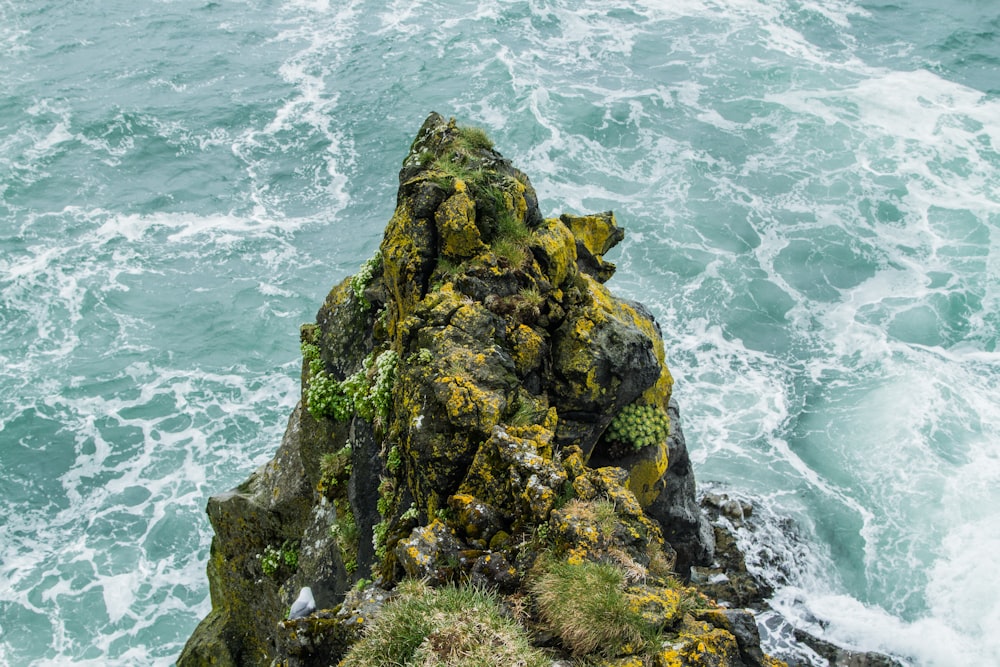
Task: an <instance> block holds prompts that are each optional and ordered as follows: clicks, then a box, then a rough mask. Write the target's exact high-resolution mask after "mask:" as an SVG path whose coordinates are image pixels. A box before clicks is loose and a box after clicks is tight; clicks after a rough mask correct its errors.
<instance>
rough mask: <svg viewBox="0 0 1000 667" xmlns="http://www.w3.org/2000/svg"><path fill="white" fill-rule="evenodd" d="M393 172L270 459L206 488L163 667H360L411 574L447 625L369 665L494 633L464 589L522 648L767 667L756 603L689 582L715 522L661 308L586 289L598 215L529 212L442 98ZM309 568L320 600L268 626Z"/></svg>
mask: <svg viewBox="0 0 1000 667" xmlns="http://www.w3.org/2000/svg"><path fill="white" fill-rule="evenodd" d="M399 180H400V185H399V192H398V196H397V206H396V210H395V213H394V214H393V216H392V219H391V220H390V221H389V223H388V225H387V227H386V230H385V235H384V238H383V240H382V243H381V246H380V249H379V252H378V253H377V254H376V256H375V257H373V258H372V260H370V261H369V262H367V263H366V264H365V266H364V267H363V268H362V270H361V271H359V272H358V274H357V275H355V276H354V277H352V278H350V279H347V280H344V281H343V282H342V283H340V284H339V285H337V286H336V287H334V288H333V289H332V290H331V292H330V293H329V295H328V296H327V298H326V300H325V302H324V303H323V306H322V307H321V308H320V311H319V313H318V314H317V318H316V323H315V324H310V325H306V326H304V327H303V329H302V332H301V336H302V344H303V346H302V349H303V374H302V378H303V379H302V396H303V398H302V401H301V402H300V403H299V405H298V406H297V407H296V409H295V411H294V412H293V414H292V416H291V419H290V421H289V426H288V430H287V432H286V434H285V437H284V439H283V441H282V443H281V446H280V447H279V449H278V452H277V454H276V455H275V458H274V460H273V461H272V462H270V463H268V464H267V465H265V466H263V467H262V468H261V469H260V470H258V471H256V472H255V473H254V474H253V475H252V476H251V478H250V479H249V480H248V481H247V482H246V483H244V484H243V485H241V486H240V487H239V488H238V489H236V490H234V491H232V492H230V493H227V494H222V495H220V496H216V497H214V498H212V499H211V501H210V502H209V517H210V519H211V521H212V525H213V528H214V529H215V532H216V535H215V538H214V540H213V544H212V556H211V559H210V563H209V567H208V574H209V580H210V584H211V593H212V611H211V613H210V614H209V616H208V618H206V619H205V621H204V622H203V623H202V624H201V625H200V626H199V627H198V629H197V630H196V631H195V634H194V635H193V636H192V638H191V640H190V641H189V642H188V645H187V646H186V647H185V650H184V652H183V654H182V655H181V657H180V660H179V664H180V665H181V666H182V667H188V666H190V665H207V664H239V665H271V664H285V665H312V664H316V665H320V664H322V665H327V664H331V663H336V662H337V661H338V660H340V659H342V658H343V659H345V660H347V662H348V664H367V663H365V662H364V660H368V658H360V657H358V656H359V654H357V653H356V652H354V651H355V649H354V648H352V647H355V646H361V644H362V643H361V642H359V640H360V639H361V638H362V637H369V636H379V637H381V636H387V637H391V636H393V629H392V628H391V627H389V628H386V627H381V626H380V629H379V630H378V632H375V634H373V635H368V634H365V631H364V628H365V627H368V625H370V624H376V625H377V624H379V623H402V622H404V621H403V620H400V618H401V616H405V614H403V609H404V607H403V606H400V607H392V605H394V600H393V595H394V594H393V593H392V591H394V590H396V589H397V588H399V587H400V585H401V584H404V582H406V581H408V580H413V579H419V580H421V581H423V582H424V584H422V585H421V586H416V587H415V586H412V585H410V584H404V585H403V588H405V590H406V594H405V595H404V596H403V597H404V598H405V600H406V607H405V609H410V608H412V609H414V610H418V611H419V610H421V609H423V610H425V612H426V613H431V612H430V611H427V610H431V609H433V610H436V611H433V613H434V614H440V615H442V618H448V619H453V620H452V621H449V623H450V625H448V627H446V628H445V627H441V626H437V625H435V626H434V627H433V629H428V631H427V632H428V634H427V636H426V637H423V639H422V640H421V642H422V643H421V642H417V643H416V644H415V645H413V646H405V647H403V648H399V647H398V646H394V647H393V648H392V650H394V651H395V650H401V651H403V653H404V654H405V655H395V654H394V655H393V656H385V660H386V663H387V664H388V663H390V662H392V661H396V662H399V663H402V662H406V661H408V660H416V659H418V658H419V659H420V660H425V659H426V660H432V659H441V660H445V659H446V660H448V661H451V662H447V661H446V662H443V663H441V664H449V665H452V664H454V665H460V664H466V663H463V662H461V661H460V658H459V657H456V655H457V654H455V653H454V651H452V649H451V648H449V647H454V646H465V645H480V644H482V643H483V642H487V643H488V642H489V641H493V640H494V639H495V637H494V638H493V639H491V637H493V635H491V634H490V633H494V632H500V631H499V630H496V629H495V627H499V626H495V625H491V624H490V623H485V622H483V621H482V619H481V618H477V617H475V614H477V613H483V614H485V613H487V612H486V611H482V612H476V611H462V610H456V609H451V608H442V607H441V605H445V606H447V605H448V604H451V603H450V602H448V601H449V600H452V599H453V596H440V595H438V594H437V593H435V592H433V591H434V590H436V589H437V588H449V587H455V586H457V587H459V588H462V587H463V586H466V585H468V584H469V583H473V584H475V586H476V587H477V590H484V591H485V590H488V591H492V592H491V593H490V594H489V595H488V596H487V598H488V599H487V600H486V601H484V602H477V603H476V604H482V605H484V606H483V609H484V610H485V609H487V608H488V609H489V610H490V611H489V613H490V614H494V613H499V614H500V616H509V617H510V618H512V619H514V620H516V621H517V624H518V625H519V627H520V630H517V631H516V632H514V631H513V630H510V629H505V630H503V632H504V633H508V632H514V634H516V635H517V636H518V637H521V635H522V634H523V635H524V636H525V637H528V638H533V639H532V641H533V643H534V644H535V646H534V647H529V646H528V644H525V645H524V646H525V647H527V648H523V651H524V656H523V660H524V664H537V663H538V661H539V660H540V658H539V656H540V655H542V653H539V652H538V651H539V648H541V649H543V653H544V655H545V656H547V657H546V660H549V661H558V660H562V659H564V658H567V657H568V656H569V655H571V654H572V655H574V656H576V657H581V656H587V659H588V660H590V661H591V662H592V663H593V664H606V665H633V664H634V665H639V664H649V665H664V666H666V665H670V666H679V665H732V666H734V667H735V666H737V665H771V664H777V663H776V662H774V661H772V660H771V659H770V658H768V657H766V656H764V654H763V653H762V652H761V651H760V647H759V642H757V643H756V644H755V642H756V639H755V635H754V633H753V631H752V617H751V618H750V620H748V619H747V618H746V617H744V616H741V615H739V614H738V613H735V612H723V611H722V610H721V609H720V608H719V607H718V606H717V605H716V604H715V603H714V602H712V601H711V600H709V599H708V598H706V597H705V596H704V595H702V594H701V593H700V592H698V591H697V590H695V589H694V588H691V587H690V586H689V585H688V584H685V583H684V577H686V576H687V575H688V574H689V573H690V572H691V570H692V567H695V568H697V567H708V566H710V565H711V564H712V560H713V554H714V533H713V531H712V528H711V526H710V525H709V523H708V522H707V520H706V518H705V516H704V514H703V513H702V511H701V509H700V508H699V506H698V504H697V502H696V500H695V485H694V477H693V472H692V469H691V464H690V460H689V458H688V454H687V447H686V443H685V441H684V438H683V434H682V431H681V428H680V413H679V410H678V406H677V405H676V403H675V402H673V401H672V400H671V389H672V385H673V379H672V377H671V375H670V372H669V370H668V369H667V366H666V364H665V354H664V349H663V341H662V338H661V335H660V330H659V326H658V325H657V323H656V321H655V320H654V319H653V317H652V315H651V314H650V313H649V311H648V310H646V309H645V308H644V307H643V306H642V305H641V304H638V303H634V302H630V301H626V300H623V299H620V298H618V297H615V296H614V295H613V294H612V293H611V292H610V291H609V290H608V289H607V288H606V287H605V284H604V283H605V282H607V281H608V280H609V279H610V278H611V276H612V274H613V272H614V265H613V264H611V263H609V262H608V261H607V260H605V259H604V255H605V254H606V253H607V252H608V251H609V250H611V249H612V248H613V247H614V245H615V244H617V243H618V242H619V241H620V240H621V239H622V238H623V236H624V231H623V230H622V229H621V228H620V227H618V225H617V222H616V220H615V217H614V215H613V214H612V213H611V212H603V213H597V214H593V215H583V216H577V215H563V216H561V217H558V218H545V217H543V215H542V214H541V212H540V211H539V210H538V198H537V196H536V194H535V191H534V189H533V188H532V186H531V183H530V181H529V180H528V178H527V176H525V175H524V174H523V173H522V172H520V171H519V170H518V169H516V168H514V167H513V166H512V165H511V164H510V162H509V161H508V160H506V159H505V158H504V157H503V156H501V155H500V154H499V153H498V152H496V151H495V150H494V149H493V146H492V143H491V142H490V141H489V140H488V139H487V138H486V136H485V135H484V134H483V133H482V132H481V131H477V130H474V129H469V128H460V127H458V126H456V125H455V123H454V121H450V122H449V121H446V120H445V119H444V118H442V117H441V116H439V115H437V114H432V115H431V116H430V117H429V118H428V119H427V120H426V122H425V123H424V124H423V126H422V127H421V129H420V131H419V133H418V134H417V137H416V139H415V140H414V142H413V145H412V146H411V149H410V152H409V154H408V155H407V156H406V158H405V160H404V162H403V167H402V169H401V171H400V174H399ZM698 571H699V570H697V569H696V570H695V572H698ZM306 586H308V587H309V588H311V590H312V592H313V594H314V597H315V603H316V607H317V611H315V612H313V613H311V614H308V615H306V616H304V617H302V618H295V619H292V620H283V619H286V616H287V614H288V607H289V605H290V604H291V603H292V601H293V600H294V599H295V596H296V594H297V593H298V591H299V590H300V589H302V588H303V587H306ZM560 587H567V588H566V590H569V591H573V592H574V593H573V594H572V595H570V596H568V598H569V599H563V598H564V597H565V596H560V595H557V594H553V591H558V590H561V589H560ZM454 599H463V598H461V596H459V597H457V598H454ZM477 599H478V598H477ZM374 601H377V604H375V603H374ZM388 608H391V609H393V610H394V611H393V613H390V614H386V613H383V610H384V609H388ZM496 609H499V610H500V611H499V612H496ZM567 609H569V611H568V612H567ZM504 610H506V611H504ZM413 613H414V614H418V612H417V611H415V612H413ZM470 614H471V615H472V616H470ZM574 614H576V615H574ZM609 614H610V615H609ZM608 618H612V619H613V622H610V621H609V622H606V620H607V619H608ZM379 619H383V620H381V621H380V620H379ZM387 619H394V620H387ZM574 619H576V620H574ZM580 619H584V620H583V622H581V620H580ZM586 619H590V620H586ZM602 619H603V620H602ZM455 628H463V630H461V633H466V634H468V633H472V635H474V636H462V637H459V636H456V635H455V633H456V632H459V631H458V630H456V629H455ZM491 628H494V629H491ZM598 629H600V630H601V631H606V632H609V633H611V634H610V635H609V637H610V638H609V639H608V640H607V641H604V640H601V639H600V637H599V636H596V635H594V633H595V632H596V631H597V630H598ZM449 633H450V634H449ZM477 633H479V634H477ZM497 636H499V635H497ZM504 636H507V635H504ZM511 636H513V635H511ZM496 641H499V640H496ZM504 641H507V640H504ZM511 641H513V640H511ZM517 641H518V642H520V641H521V639H518V640H517ZM470 642H471V643H470ZM363 644H364V648H363V649H360V648H359V649H357V650H364V651H367V652H370V651H378V650H382V649H380V648H378V646H380V644H378V642H376V641H374V640H372V641H365V642H364V643H363ZM517 645H518V646H520V645H521V644H517ZM507 648H508V649H510V646H508V647H507ZM386 650H389V649H386ZM511 650H513V649H511ZM517 650H522V649H517ZM449 651H451V652H449ZM446 653H447V656H446V657H442V656H445V654H446ZM364 655H365V656H369V655H370V653H364ZM434 656H437V657H436V658H435V657H434ZM512 659H513V658H512ZM352 661H353V662H352ZM393 664H395V663H393ZM421 664H423V663H421ZM427 664H431V663H430V662H428V663H427ZM433 664H438V663H437V662H434V663H433Z"/></svg>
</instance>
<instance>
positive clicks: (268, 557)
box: [258, 540, 299, 577]
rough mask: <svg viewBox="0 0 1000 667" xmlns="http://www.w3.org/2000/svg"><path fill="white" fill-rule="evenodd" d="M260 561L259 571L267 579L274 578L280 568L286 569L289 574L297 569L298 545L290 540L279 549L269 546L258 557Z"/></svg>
mask: <svg viewBox="0 0 1000 667" xmlns="http://www.w3.org/2000/svg"><path fill="white" fill-rule="evenodd" d="M258 558H259V559H260V569H261V572H263V573H264V574H265V575H266V576H268V577H275V576H277V574H278V571H279V570H281V568H282V566H285V567H287V568H288V570H289V571H290V572H291V573H294V572H295V570H297V569H298V567H299V547H298V544H296V543H295V542H292V541H290V540H285V542H284V543H283V544H282V545H281V546H280V547H274V546H271V545H270V544H269V545H267V546H266V547H264V553H262V554H260V555H259V556H258Z"/></svg>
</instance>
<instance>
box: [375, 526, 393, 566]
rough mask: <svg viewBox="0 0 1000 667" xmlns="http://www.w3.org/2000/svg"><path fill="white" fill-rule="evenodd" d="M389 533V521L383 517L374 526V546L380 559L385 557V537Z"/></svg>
mask: <svg viewBox="0 0 1000 667" xmlns="http://www.w3.org/2000/svg"><path fill="white" fill-rule="evenodd" d="M388 534H389V521H388V520H387V519H383V520H382V521H379V522H378V523H376V524H375V525H374V526H372V546H373V547H374V548H375V555H376V556H377V557H378V558H379V560H381V559H383V558H385V550H386V544H385V539H386V536H387V535H388Z"/></svg>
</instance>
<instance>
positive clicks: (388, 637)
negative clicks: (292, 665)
mask: <svg viewBox="0 0 1000 667" xmlns="http://www.w3.org/2000/svg"><path fill="white" fill-rule="evenodd" d="M397 590H398V591H399V595H398V596H397V597H396V598H394V599H393V600H392V601H390V602H389V603H387V604H386V605H385V606H384V607H383V608H382V611H381V612H380V613H379V615H378V616H377V617H375V619H374V620H373V621H372V624H371V626H370V627H369V628H368V631H367V632H366V633H365V636H364V637H363V638H362V639H361V641H359V642H358V643H356V644H355V645H354V646H353V647H351V650H350V651H349V652H348V653H347V655H346V656H345V657H344V660H343V662H341V665H342V666H343V667H390V666H392V667H395V666H398V665H421V666H426V667H480V666H481V665H522V666H523V667H547V666H548V665H549V664H550V663H551V662H552V661H551V659H550V658H546V657H545V656H544V655H543V654H542V652H541V651H539V650H538V649H536V648H534V647H533V646H532V645H531V641H530V638H529V637H528V636H527V634H526V633H525V631H524V629H523V628H522V627H521V626H520V625H518V623H517V622H516V621H515V620H514V619H512V618H510V616H509V614H506V613H504V611H503V610H502V609H501V607H500V601H499V598H498V597H497V596H496V595H495V594H493V593H488V592H486V591H482V590H479V589H476V588H469V587H466V588H456V587H453V586H448V587H444V588H439V589H435V588H431V587H429V586H427V585H426V584H424V583H421V582H416V581H404V582H401V583H400V585H399V586H398V587H397Z"/></svg>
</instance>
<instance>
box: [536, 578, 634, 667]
mask: <svg viewBox="0 0 1000 667" xmlns="http://www.w3.org/2000/svg"><path fill="white" fill-rule="evenodd" d="M542 567H543V572H542V574H541V575H540V576H539V577H538V578H537V579H536V580H535V581H534V582H533V584H532V586H531V591H532V593H533V594H534V596H535V600H536V602H537V604H538V610H539V613H540V614H541V617H542V620H543V621H544V622H545V624H546V625H547V626H548V627H549V628H551V630H552V631H553V632H555V634H556V635H557V636H558V637H559V639H560V640H561V641H562V643H563V646H564V647H565V648H566V649H567V650H569V651H570V652H571V653H572V654H573V655H575V656H581V655H586V654H589V653H594V652H595V651H598V650H600V651H601V652H602V653H605V654H607V655H614V654H615V653H616V652H617V650H619V649H620V648H621V647H623V646H625V645H629V644H631V645H633V646H635V645H639V644H642V643H644V642H645V640H646V638H645V632H644V630H645V628H644V625H645V624H644V623H643V620H642V617H641V616H640V615H639V614H638V613H637V612H635V611H633V610H632V609H631V608H630V606H629V602H628V599H627V598H626V596H625V593H624V587H625V574H624V572H622V570H621V569H619V568H617V567H615V566H614V565H609V564H607V563H594V562H590V561H583V562H581V563H570V562H568V561H548V562H545V563H543V565H542Z"/></svg>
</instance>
